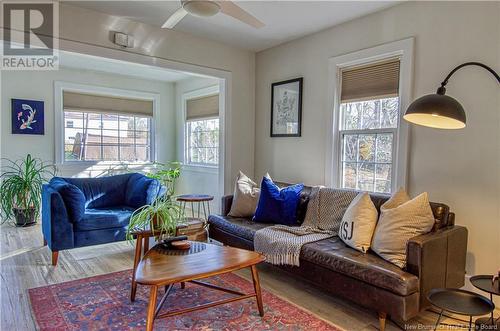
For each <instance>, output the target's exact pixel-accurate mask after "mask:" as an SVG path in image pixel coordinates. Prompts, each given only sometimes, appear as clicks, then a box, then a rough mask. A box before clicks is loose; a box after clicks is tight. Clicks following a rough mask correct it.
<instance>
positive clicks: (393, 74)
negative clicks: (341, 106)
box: [340, 59, 400, 102]
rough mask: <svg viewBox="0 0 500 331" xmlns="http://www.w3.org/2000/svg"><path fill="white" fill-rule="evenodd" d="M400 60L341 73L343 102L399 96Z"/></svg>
mask: <svg viewBox="0 0 500 331" xmlns="http://www.w3.org/2000/svg"><path fill="white" fill-rule="evenodd" d="M399 62H400V61H399V59H391V60H386V61H383V62H378V63H372V64H369V65H363V66H358V67H351V68H345V69H342V71H341V79H342V83H341V84H342V93H341V98H340V99H341V102H355V101H362V100H368V99H375V98H390V97H396V96H398V95H399Z"/></svg>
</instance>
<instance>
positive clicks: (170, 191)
mask: <svg viewBox="0 0 500 331" xmlns="http://www.w3.org/2000/svg"><path fill="white" fill-rule="evenodd" d="M154 165H155V168H156V169H155V171H153V172H148V173H146V176H148V177H150V178H154V179H157V180H158V181H159V182H160V183H161V184H162V185H163V186H165V187H166V188H167V192H166V195H167V196H168V197H172V196H173V195H174V193H175V183H176V182H177V179H178V178H179V176H180V175H181V167H182V163H180V162H169V163H160V162H155V164H154Z"/></svg>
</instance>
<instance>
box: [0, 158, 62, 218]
mask: <svg viewBox="0 0 500 331" xmlns="http://www.w3.org/2000/svg"><path fill="white" fill-rule="evenodd" d="M2 160H3V161H4V162H5V163H6V164H5V165H4V166H3V169H2V174H1V175H0V208H1V214H2V218H3V219H4V220H10V219H15V222H16V225H17V226H29V225H33V224H35V223H36V220H37V219H38V216H39V215H40V205H41V200H42V184H43V183H45V182H47V181H48V180H49V179H50V178H51V177H53V176H54V175H55V173H56V169H55V167H54V165H52V164H48V163H45V162H43V161H42V160H40V159H37V158H33V157H32V156H31V154H28V155H27V156H26V158H25V159H21V160H17V161H11V160H8V159H2Z"/></svg>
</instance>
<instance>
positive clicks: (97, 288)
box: [29, 270, 340, 331]
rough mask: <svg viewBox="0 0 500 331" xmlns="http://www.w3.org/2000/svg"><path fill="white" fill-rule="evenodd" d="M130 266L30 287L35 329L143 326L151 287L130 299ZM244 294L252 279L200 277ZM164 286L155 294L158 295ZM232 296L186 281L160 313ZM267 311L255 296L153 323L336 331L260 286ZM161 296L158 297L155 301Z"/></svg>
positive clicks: (176, 326)
mask: <svg viewBox="0 0 500 331" xmlns="http://www.w3.org/2000/svg"><path fill="white" fill-rule="evenodd" d="M131 274H132V272H131V271H130V270H127V271H121V272H116V273H112V274H107V275H102V276H96V277H90V278H84V279H79V280H75V281H70V282H66V283H61V284H55V285H49V286H43V287H38V288H33V289H30V290H29V296H30V300H31V306H32V310H33V314H34V317H35V320H36V322H37V324H38V328H39V329H40V330H42V331H46V330H51V331H56V330H144V328H145V325H146V320H145V317H146V308H147V303H148V294H149V287H146V286H141V285H138V289H137V295H136V300H135V302H133V303H131V302H130V300H129V295H130V282H131ZM204 281H206V282H209V283H212V284H216V285H219V286H223V287H227V288H232V289H236V290H239V291H242V292H245V293H251V292H253V285H252V283H251V282H249V281H247V280H246V279H243V278H241V277H239V276H237V275H235V274H224V275H221V276H217V277H212V278H209V279H206V280H204ZM162 295H163V289H162V290H160V292H159V293H158V297H159V298H160V297H161V296H162ZM231 296H232V295H231V294H228V293H225V292H221V291H216V290H210V289H208V288H205V287H202V286H198V285H195V284H191V283H187V284H186V288H185V289H183V290H182V289H181V288H180V286H179V285H175V286H174V288H173V289H172V292H171V293H170V295H169V297H168V298H167V300H166V302H165V304H164V305H163V309H162V312H164V311H167V310H171V309H172V308H174V309H180V308H185V307H190V306H194V305H200V304H203V303H207V302H210V301H216V300H222V299H225V298H227V297H231ZM262 297H263V301H264V308H265V315H264V317H263V318H261V317H260V316H259V314H258V310H257V304H256V302H255V299H253V298H250V299H246V300H242V301H237V302H233V303H229V304H226V305H222V306H217V307H214V308H209V309H205V310H200V311H198V312H192V313H187V314H184V315H177V316H174V317H169V318H165V319H160V320H156V321H155V330H205V331H207V330H294V331H301V330H340V329H338V328H337V327H335V326H332V325H331V324H328V323H327V322H325V321H323V320H321V319H320V318H318V317H316V316H314V315H312V314H311V313H309V312H307V311H305V310H302V309H301V308H298V307H297V306H295V305H293V304H291V303H289V302H287V301H285V300H282V299H280V298H279V297H277V296H276V295H274V294H272V293H270V292H268V291H266V290H264V289H263V292H262ZM158 300H159V299H158Z"/></svg>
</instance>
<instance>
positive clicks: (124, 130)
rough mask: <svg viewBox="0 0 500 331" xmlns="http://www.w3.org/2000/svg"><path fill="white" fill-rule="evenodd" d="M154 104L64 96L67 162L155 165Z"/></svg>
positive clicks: (118, 98)
mask: <svg viewBox="0 0 500 331" xmlns="http://www.w3.org/2000/svg"><path fill="white" fill-rule="evenodd" d="M152 115H153V101H151V100H143V99H129V98H125V97H115V96H107V95H97V94H86V93H79V92H68V91H64V92H63V124H64V125H63V131H64V132H63V136H64V142H63V143H64V159H63V161H65V162H67V161H72V162H77V161H94V162H96V161H116V162H151V161H154V159H153V157H152V155H153V153H152V146H153V144H152V141H153V139H152V132H153V130H152V127H153V125H152V124H153V117H152Z"/></svg>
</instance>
